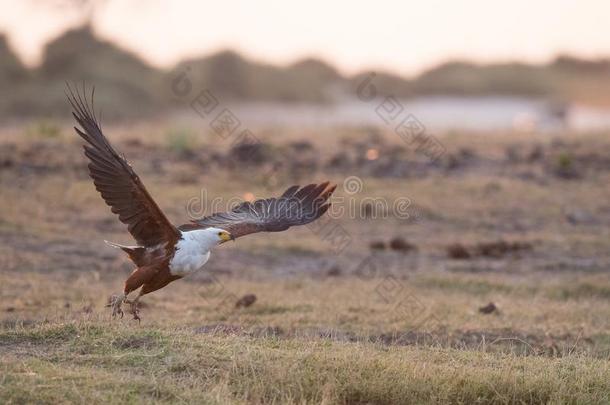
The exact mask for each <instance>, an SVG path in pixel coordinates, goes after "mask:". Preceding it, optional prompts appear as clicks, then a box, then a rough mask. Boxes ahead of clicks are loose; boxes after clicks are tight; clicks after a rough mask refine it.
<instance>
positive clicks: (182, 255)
mask: <svg viewBox="0 0 610 405" xmlns="http://www.w3.org/2000/svg"><path fill="white" fill-rule="evenodd" d="M196 232H197V231H191V232H184V233H183V234H182V239H181V240H179V241H178V244H177V246H176V247H177V248H178V250H176V253H175V254H174V257H173V258H172V260H171V261H170V262H169V271H170V273H171V274H173V275H176V276H182V277H184V276H188V275H189V274H192V273H194V272H196V271H197V270H199V269H201V268H202V267H203V265H204V264H205V263H206V262H207V261H208V259H209V258H210V246H208V243H206V240H204V239H202V237H201V236H202V235H198V234H196Z"/></svg>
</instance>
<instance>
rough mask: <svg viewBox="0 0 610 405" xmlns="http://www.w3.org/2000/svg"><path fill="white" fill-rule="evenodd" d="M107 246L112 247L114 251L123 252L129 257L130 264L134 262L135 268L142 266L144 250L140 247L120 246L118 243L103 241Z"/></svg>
mask: <svg viewBox="0 0 610 405" xmlns="http://www.w3.org/2000/svg"><path fill="white" fill-rule="evenodd" d="M104 242H106V244H107V245H108V246H112V247H113V248H115V249H121V250H122V251H123V252H125V253H127V254H128V255H129V258H130V259H131V261H132V262H134V263H135V264H136V265H137V266H141V265H143V261H144V256H145V254H146V248H144V247H142V246H125V245H120V244H118V243H114V242H110V241H107V240H105V241H104Z"/></svg>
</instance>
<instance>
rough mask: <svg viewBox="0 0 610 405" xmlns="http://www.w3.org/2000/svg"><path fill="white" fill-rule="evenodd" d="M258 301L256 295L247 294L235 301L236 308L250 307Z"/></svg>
mask: <svg viewBox="0 0 610 405" xmlns="http://www.w3.org/2000/svg"><path fill="white" fill-rule="evenodd" d="M255 302H256V295H254V294H246V295H244V296H243V297H241V298H240V299H239V300H237V302H236V303H235V308H248V307H249V306H250V305H252V304H254V303H255Z"/></svg>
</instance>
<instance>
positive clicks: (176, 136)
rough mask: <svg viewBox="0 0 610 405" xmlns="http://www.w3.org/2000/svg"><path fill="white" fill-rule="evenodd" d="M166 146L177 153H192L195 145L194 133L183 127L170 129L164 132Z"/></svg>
mask: <svg viewBox="0 0 610 405" xmlns="http://www.w3.org/2000/svg"><path fill="white" fill-rule="evenodd" d="M166 141H167V147H168V148H169V149H170V150H171V151H172V152H175V153H178V154H189V153H192V152H193V150H194V149H195V147H196V146H197V139H196V136H195V134H194V133H193V132H192V131H190V130H188V129H184V128H179V129H171V130H170V131H169V132H168V133H167V134H166Z"/></svg>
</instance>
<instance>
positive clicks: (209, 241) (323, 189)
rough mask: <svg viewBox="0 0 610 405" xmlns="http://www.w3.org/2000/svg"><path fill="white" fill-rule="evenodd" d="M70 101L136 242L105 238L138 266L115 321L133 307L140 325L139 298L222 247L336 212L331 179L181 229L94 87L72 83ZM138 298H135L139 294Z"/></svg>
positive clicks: (103, 184) (115, 300)
mask: <svg viewBox="0 0 610 405" xmlns="http://www.w3.org/2000/svg"><path fill="white" fill-rule="evenodd" d="M67 89H68V91H67V92H66V96H67V98H68V102H69V103H70V105H71V107H72V115H73V116H74V119H75V120H76V122H77V123H78V126H75V127H74V129H75V131H76V133H77V134H78V135H79V136H80V137H81V138H82V139H83V140H84V141H85V144H84V145H83V147H84V153H85V156H86V157H87V158H88V159H89V164H88V168H89V175H90V176H91V178H92V179H93V183H94V184H95V188H96V190H97V191H98V192H99V193H100V194H101V196H102V198H103V199H104V201H105V202H106V204H107V205H109V206H110V207H111V211H112V212H113V213H114V214H116V215H118V218H119V221H121V222H122V223H123V224H125V225H127V230H128V231H129V233H130V234H131V236H133V238H134V239H135V241H136V244H135V245H134V246H124V245H120V244H117V243H112V242H108V241H106V243H108V244H109V245H111V246H113V247H115V248H118V249H121V250H123V251H124V252H125V253H127V255H128V256H129V258H130V259H131V261H132V262H133V263H134V264H135V269H134V270H133V272H132V273H131V275H130V276H129V277H128V278H127V280H125V284H124V288H123V292H122V293H120V294H115V295H113V296H112V297H111V299H110V302H109V304H108V307H111V308H112V316H113V317H116V316H117V315H120V316H121V317H122V316H123V314H124V313H123V310H122V305H123V304H124V303H125V304H129V305H130V312H131V314H132V315H133V318H134V319H136V320H138V321H139V320H140V316H139V308H138V301H139V299H140V298H141V297H142V296H143V295H145V294H149V293H151V292H153V291H157V290H159V289H160V288H163V287H165V286H167V285H168V284H169V283H171V282H172V281H175V280H179V279H181V278H184V277H187V276H190V275H192V274H194V273H197V272H198V271H200V270H201V269H202V268H203V266H204V265H205V264H206V262H207V261H208V259H209V258H210V252H211V251H212V249H213V248H215V247H216V246H218V245H220V244H222V243H225V242H227V241H234V240H235V239H237V238H240V237H242V236H246V235H249V234H253V233H258V232H280V231H285V230H287V229H288V228H290V227H292V226H297V225H305V224H308V223H310V222H313V221H315V220H316V219H318V218H320V216H322V215H323V214H324V213H325V212H326V211H327V210H328V209H329V207H330V201H329V198H330V196H331V195H332V193H333V191H335V188H336V185H331V184H330V183H329V182H328V181H325V182H323V183H320V184H308V185H306V186H303V187H301V186H298V185H294V186H292V187H289V188H288V189H287V190H286V191H284V193H283V194H282V195H281V196H279V197H277V198H267V199H259V200H256V201H254V202H248V201H245V202H243V203H241V204H239V205H237V206H236V207H235V208H233V209H231V210H230V211H227V212H217V213H214V214H212V215H209V216H205V217H203V218H200V219H196V220H192V221H191V222H190V223H187V224H185V225H181V226H174V225H173V224H172V223H171V222H170V221H169V220H168V219H167V217H166V216H165V214H164V213H163V211H161V209H160V208H159V206H158V205H157V203H156V202H155V200H154V199H153V198H152V196H151V195H150V193H149V192H148V191H147V190H146V187H145V186H144V184H143V183H142V180H141V179H140V177H139V176H138V175H137V174H136V172H135V171H134V170H133V168H132V167H131V165H130V164H129V162H128V161H127V160H126V158H125V157H124V155H122V154H119V153H118V152H117V151H116V150H115V149H114V148H113V146H112V145H111V144H110V142H109V141H108V139H107V138H106V137H105V136H104V134H103V132H102V128H101V125H100V123H99V121H98V119H97V117H96V115H95V112H94V105H93V98H94V94H95V89H93V90H92V92H91V97H90V99H87V96H86V92H85V89H83V94H82V95H81V92H79V91H78V89H76V91H73V90H72V88H71V87H70V86H69V85H68V86H67ZM138 289H139V291H138V292H137V295H136V296H135V298H134V299H128V296H129V294H130V293H132V292H134V291H136V290H138Z"/></svg>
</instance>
